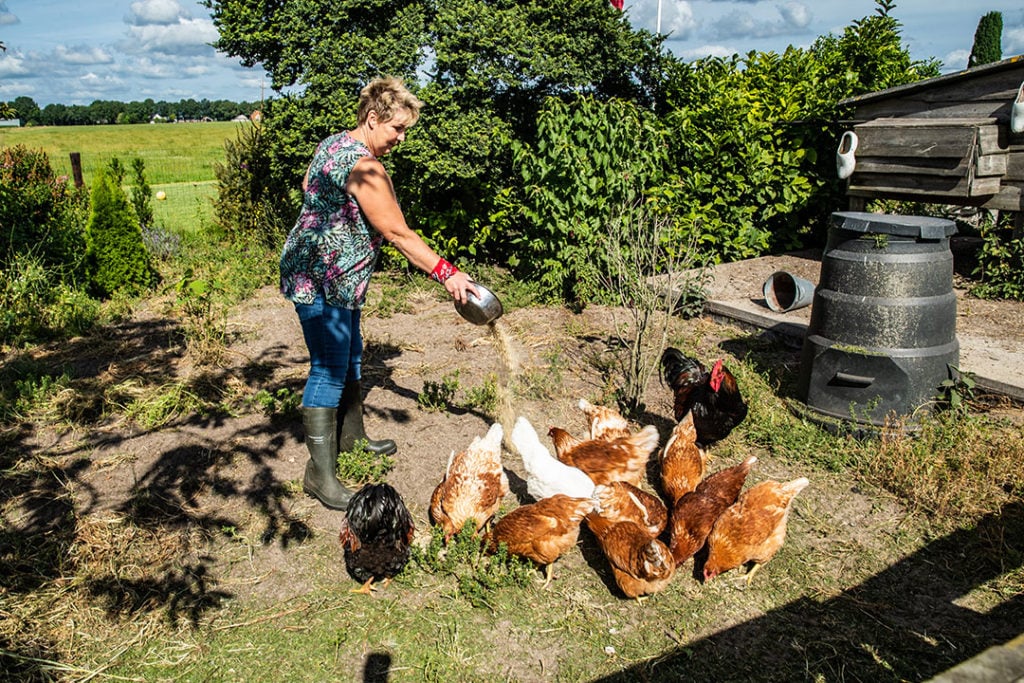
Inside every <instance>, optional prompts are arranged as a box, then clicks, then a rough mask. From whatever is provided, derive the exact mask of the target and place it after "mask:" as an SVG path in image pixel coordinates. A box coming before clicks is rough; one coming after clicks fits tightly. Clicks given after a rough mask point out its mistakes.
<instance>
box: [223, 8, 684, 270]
mask: <svg viewBox="0 0 1024 683" xmlns="http://www.w3.org/2000/svg"><path fill="white" fill-rule="evenodd" d="M204 1H205V4H206V5H207V6H208V7H209V8H210V9H211V10H212V15H213V19H214V23H215V24H216V25H217V27H218V30H219V31H220V39H219V40H218V42H217V44H216V46H217V48H218V49H220V50H221V51H224V52H226V53H228V54H230V55H234V56H237V57H239V58H241V61H242V62H243V63H244V64H247V65H250V66H251V65H256V64H260V65H261V66H262V67H263V68H264V69H266V70H267V72H268V73H269V74H270V76H271V85H272V87H273V89H274V90H275V91H276V92H277V96H276V97H275V98H273V100H272V101H271V102H269V103H268V106H267V107H266V112H265V113H266V114H267V117H266V119H265V121H266V123H265V135H266V136H267V141H268V144H269V145H270V148H271V154H272V156H273V159H272V164H271V167H272V172H273V173H274V174H275V176H276V178H277V180H278V182H281V183H284V184H287V186H290V187H295V188H297V187H298V185H299V180H300V178H301V174H302V172H303V170H304V168H305V165H306V163H307V162H308V158H309V155H310V154H311V153H312V150H313V148H314V147H315V145H316V143H317V142H318V141H319V140H320V139H321V138H322V137H324V136H325V135H327V134H329V133H331V132H335V131H337V130H340V129H342V128H345V127H349V126H352V125H353V124H354V123H355V114H354V112H355V101H356V98H357V97H358V93H359V90H360V88H361V86H362V85H364V84H365V83H366V82H368V81H369V80H370V79H371V78H373V77H375V76H378V75H382V74H389V75H396V76H401V77H403V78H405V79H406V81H407V83H409V84H410V86H411V87H412V88H413V89H415V90H417V92H418V93H419V95H420V96H421V98H422V99H423V100H424V101H425V102H426V104H427V107H426V108H425V109H424V112H423V114H424V115H423V117H422V119H421V123H420V124H419V125H417V126H416V127H415V128H413V130H412V131H411V132H410V135H409V140H408V141H407V142H406V143H405V144H404V145H402V146H401V147H399V148H398V150H396V152H395V154H394V155H393V158H392V159H389V160H388V163H390V164H391V165H392V167H393V171H394V173H395V176H396V179H397V180H398V182H397V189H398V192H399V194H400V199H401V201H402V205H403V207H404V208H405V209H406V214H407V215H408V216H409V218H410V221H411V222H412V223H413V224H414V227H417V228H418V229H420V230H421V232H422V233H423V234H424V236H425V237H426V238H427V239H428V240H430V241H432V242H434V243H435V245H437V246H439V248H442V249H444V250H445V253H447V254H449V255H453V253H454V252H453V251H451V250H453V249H456V248H457V247H458V248H460V249H463V250H465V251H467V252H468V253H470V254H472V255H474V256H477V257H488V256H490V257H495V256H500V254H499V253H497V252H500V251H501V249H502V246H501V245H500V244H498V243H497V240H495V241H493V243H491V244H488V234H489V233H488V229H487V225H488V223H489V220H490V218H489V217H490V216H491V215H492V214H493V213H494V212H495V211H497V210H498V207H497V206H496V204H495V198H496V196H497V194H498V192H499V191H500V190H501V188H503V187H507V186H508V185H510V184H513V183H514V179H513V177H512V172H513V167H512V142H513V141H514V140H522V141H526V142H530V141H532V140H534V139H535V138H536V120H537V116H538V113H539V112H540V111H541V109H542V107H543V106H544V102H545V100H546V99H547V98H548V97H551V96H554V97H559V98H564V99H570V98H575V97H577V96H578V95H580V94H586V95H592V96H594V97H596V98H598V99H601V100H607V99H609V98H612V97H617V98H622V99H625V100H628V101H632V102H636V103H638V104H639V105H641V106H643V107H646V108H653V107H656V106H657V105H658V103H659V102H660V98H661V90H662V76H661V74H662V65H663V60H664V57H663V55H662V53H661V49H660V45H661V38H658V37H655V36H653V35H651V34H650V33H647V32H637V31H633V30H632V29H631V28H630V26H629V25H628V23H627V22H626V20H625V18H624V17H623V15H622V14H621V13H620V12H617V11H615V10H614V8H612V7H611V6H610V5H609V4H608V3H606V2H597V1H595V0H539V1H537V2H520V1H517V0H445V1H443V2H442V1H441V0H331V1H330V2H328V1H327V0H281V1H280V2H275V3H268V2H265V0H204ZM293 208H294V203H293ZM285 222H290V221H285Z"/></svg>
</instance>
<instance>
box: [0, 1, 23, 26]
mask: <svg viewBox="0 0 1024 683" xmlns="http://www.w3.org/2000/svg"><path fill="white" fill-rule="evenodd" d="M19 22H20V20H19V19H18V17H16V16H15V15H14V14H12V13H11V11H10V10H9V9H7V3H6V2H4V1H3V0H0V26H10V25H11V24H17V23H19Z"/></svg>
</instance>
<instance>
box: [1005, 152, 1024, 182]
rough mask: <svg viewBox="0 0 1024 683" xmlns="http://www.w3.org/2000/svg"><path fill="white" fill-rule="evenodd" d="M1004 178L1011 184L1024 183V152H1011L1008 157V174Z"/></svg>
mask: <svg viewBox="0 0 1024 683" xmlns="http://www.w3.org/2000/svg"><path fill="white" fill-rule="evenodd" d="M1010 149H1011V150H1012V149H1013V148H1012V147H1011V148H1010ZM1003 178H1004V179H1005V180H1008V181H1010V182H1022V183H1024V150H1020V151H1018V152H1013V151H1011V152H1010V153H1008V154H1007V155H1006V173H1005V174H1004V176H1003Z"/></svg>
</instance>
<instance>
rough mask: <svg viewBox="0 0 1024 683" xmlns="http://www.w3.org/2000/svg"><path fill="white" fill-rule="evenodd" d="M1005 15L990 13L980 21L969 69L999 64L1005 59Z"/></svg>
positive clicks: (968, 60)
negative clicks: (993, 63) (1003, 42)
mask: <svg viewBox="0 0 1024 683" xmlns="http://www.w3.org/2000/svg"><path fill="white" fill-rule="evenodd" d="M1002 41H1003V14H1002V12H989V13H988V14H986V15H984V16H983V17H982V18H981V19H979V20H978V28H977V29H976V30H975V31H974V45H972V46H971V56H970V57H968V59H967V67H968V68H970V67H972V66H980V65H982V64H990V63H992V62H998V61H999V60H1001V59H1002V58H1003V44H1002Z"/></svg>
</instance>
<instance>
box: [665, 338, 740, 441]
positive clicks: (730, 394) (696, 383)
mask: <svg viewBox="0 0 1024 683" xmlns="http://www.w3.org/2000/svg"><path fill="white" fill-rule="evenodd" d="M661 369H662V376H663V377H664V379H665V381H666V382H667V383H668V385H669V387H670V388H671V389H672V393H673V394H674V397H675V400H674V404H673V413H674V414H675V419H676V422H678V421H679V420H681V419H683V416H684V415H686V414H687V413H691V412H692V413H693V426H694V428H695V429H696V430H697V443H698V444H699V445H701V446H703V447H705V448H707V447H708V446H710V445H711V444H713V443H715V442H716V441H721V440H722V439H724V438H725V437H727V436H729V433H730V432H732V430H733V429H734V428H735V427H736V425H738V424H740V423H741V422H743V419H744V418H745V417H746V416H747V404H746V403H745V402H744V401H743V397H742V396H741V395H740V389H739V386H738V385H737V384H736V378H735V377H734V376H733V374H732V373H731V372H729V371H728V370H727V369H726V368H725V366H724V365H723V364H722V361H721V360H720V359H719V360H716V361H715V362H714V364H713V365H712V367H711V371H710V372H708V370H707V368H705V367H704V365H703V364H702V363H701V362H700V361H699V360H697V359H696V358H691V357H689V356H686V355H685V354H683V352H682V351H680V350H679V349H676V348H673V347H671V346H670V347H668V348H667V349H665V352H664V353H663V354H662V355H661Z"/></svg>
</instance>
